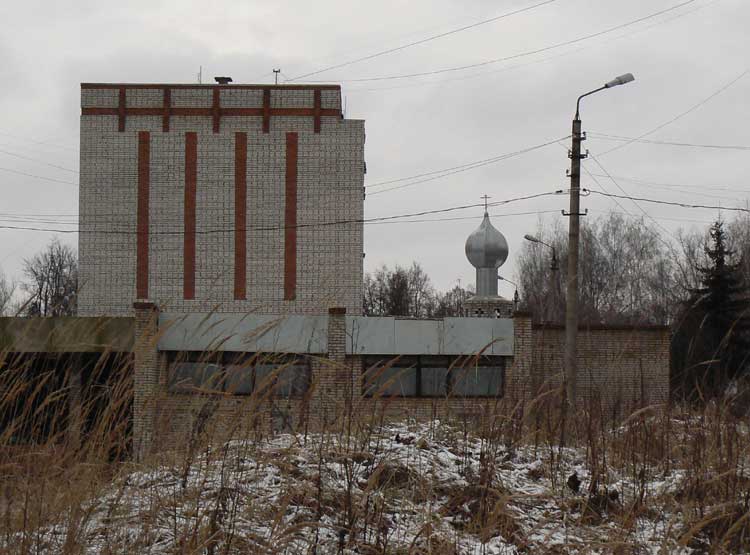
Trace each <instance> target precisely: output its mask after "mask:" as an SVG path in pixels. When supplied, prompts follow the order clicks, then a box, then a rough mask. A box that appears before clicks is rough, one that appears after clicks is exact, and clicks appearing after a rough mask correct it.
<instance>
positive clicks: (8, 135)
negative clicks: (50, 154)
mask: <svg viewBox="0 0 750 555" xmlns="http://www.w3.org/2000/svg"><path fill="white" fill-rule="evenodd" d="M0 135H3V136H5V137H11V138H12V139H19V140H21V141H26V142H28V143H34V144H37V145H43V146H52V147H55V148H63V149H65V150H73V151H75V152H78V149H77V148H73V147H70V146H65V145H58V144H55V143H50V142H47V141H37V140H34V139H29V138H27V137H21V136H20V135H12V134H11V133H6V132H4V131H0Z"/></svg>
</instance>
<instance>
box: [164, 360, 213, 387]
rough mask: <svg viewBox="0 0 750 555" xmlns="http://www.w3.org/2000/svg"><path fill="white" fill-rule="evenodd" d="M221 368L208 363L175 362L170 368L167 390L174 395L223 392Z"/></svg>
mask: <svg viewBox="0 0 750 555" xmlns="http://www.w3.org/2000/svg"><path fill="white" fill-rule="evenodd" d="M223 388H224V384H223V376H222V368H221V366H220V365H218V364H212V363H208V362H177V363H175V364H174V365H173V367H172V372H171V375H170V380H169V390H170V391H173V392H176V393H193V392H197V391H223Z"/></svg>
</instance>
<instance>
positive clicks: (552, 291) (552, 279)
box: [523, 234, 560, 323]
mask: <svg viewBox="0 0 750 555" xmlns="http://www.w3.org/2000/svg"><path fill="white" fill-rule="evenodd" d="M523 238H524V239H526V240H527V241H530V242H532V243H539V244H540V245H544V246H545V247H547V248H548V249H550V250H551V251H552V260H551V261H550V265H549V269H550V273H549V295H548V299H547V314H546V316H547V320H546V321H547V322H550V323H551V322H552V321H553V320H554V315H555V304H556V303H555V301H556V300H557V271H558V270H559V269H560V267H559V266H558V264H557V250H556V249H555V247H553V246H552V245H550V244H549V243H545V242H544V241H542V240H541V239H539V238H537V237H534V236H533V235H528V234H527V235H524V236H523Z"/></svg>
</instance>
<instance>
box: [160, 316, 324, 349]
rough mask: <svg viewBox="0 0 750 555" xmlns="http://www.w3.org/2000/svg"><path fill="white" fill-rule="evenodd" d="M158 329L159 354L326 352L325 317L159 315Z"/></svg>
mask: <svg viewBox="0 0 750 555" xmlns="http://www.w3.org/2000/svg"><path fill="white" fill-rule="evenodd" d="M159 329H160V331H161V332H162V334H161V336H160V337H159V342H158V349H159V350H160V351H211V350H214V351H235V352H269V353H271V352H272V353H309V354H323V353H326V352H327V351H328V318H327V316H261V315H247V314H245V315H241V314H216V313H214V314H200V313H192V314H169V313H163V314H160V315H159Z"/></svg>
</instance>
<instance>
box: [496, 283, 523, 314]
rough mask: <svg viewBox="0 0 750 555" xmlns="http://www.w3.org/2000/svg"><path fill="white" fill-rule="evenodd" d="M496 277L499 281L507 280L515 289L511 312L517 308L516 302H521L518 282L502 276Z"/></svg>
mask: <svg viewBox="0 0 750 555" xmlns="http://www.w3.org/2000/svg"><path fill="white" fill-rule="evenodd" d="M497 279H499V280H500V281H507V282H508V283H510V284H511V285H512V286H513V287H514V288H515V291H514V292H513V312H515V311H516V310H518V303H520V302H521V297H519V296H518V284H517V283H516V282H515V281H511V280H509V279H508V278H504V277H503V276H497Z"/></svg>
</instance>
